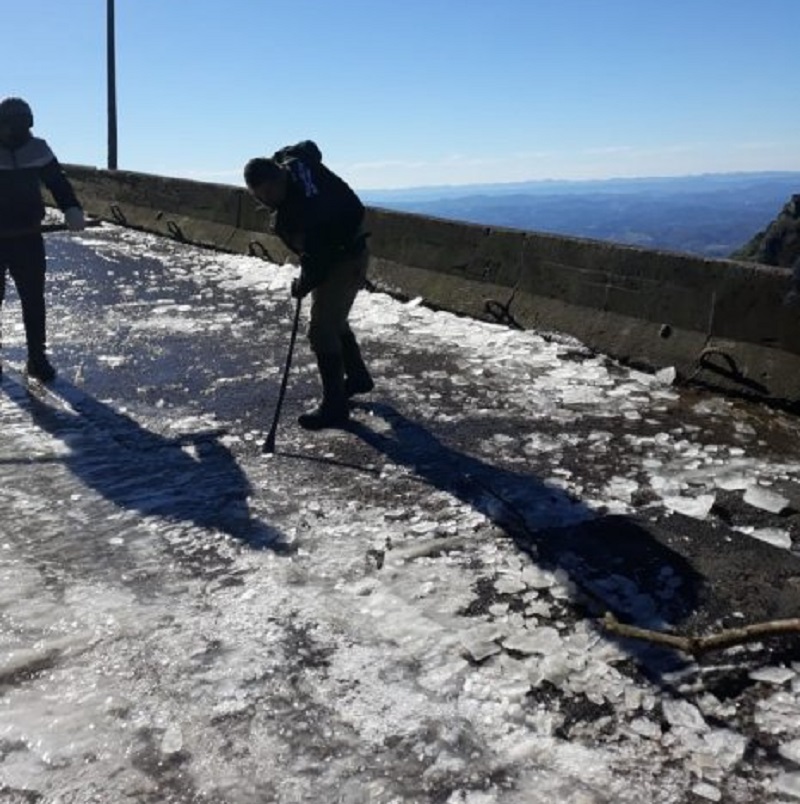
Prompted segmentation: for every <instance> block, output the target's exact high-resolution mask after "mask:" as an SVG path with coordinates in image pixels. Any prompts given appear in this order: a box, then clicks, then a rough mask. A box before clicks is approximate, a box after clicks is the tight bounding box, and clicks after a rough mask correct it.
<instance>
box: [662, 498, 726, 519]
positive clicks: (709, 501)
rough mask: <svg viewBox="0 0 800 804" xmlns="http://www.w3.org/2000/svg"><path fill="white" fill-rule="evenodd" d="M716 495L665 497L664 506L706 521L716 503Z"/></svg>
mask: <svg viewBox="0 0 800 804" xmlns="http://www.w3.org/2000/svg"><path fill="white" fill-rule="evenodd" d="M716 499H717V498H716V496H715V495H714V494H699V495H698V496H697V497H681V496H669V497H664V505H665V506H666V507H667V508H669V509H670V510H671V511H675V512H677V513H679V514H683V515H684V516H690V517H692V518H693V519H705V518H706V517H707V516H708V512H709V511H710V510H711V509H712V507H713V506H714V503H715V502H716Z"/></svg>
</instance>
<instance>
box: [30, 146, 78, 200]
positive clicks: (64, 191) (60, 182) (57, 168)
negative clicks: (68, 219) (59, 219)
mask: <svg viewBox="0 0 800 804" xmlns="http://www.w3.org/2000/svg"><path fill="white" fill-rule="evenodd" d="M39 176H40V178H41V180H42V182H43V183H44V185H45V187H47V189H48V190H50V192H51V193H52V194H53V198H54V199H55V201H56V204H58V208H59V209H60V210H61V211H62V212H63V211H64V210H67V209H69V208H70V207H80V203H78V199H77V197H76V195H75V191H74V190H73V189H72V185H71V184H70V181H69V179H68V178H67V174H66V173H64V170H63V168H62V167H61V165H60V164H59V162H58V160H57V159H56V158H53V159H51V160H50V161H49V162H48V163H47V164H45V165H43V166H42V167H41V168H40V169H39Z"/></svg>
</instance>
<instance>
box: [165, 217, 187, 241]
mask: <svg viewBox="0 0 800 804" xmlns="http://www.w3.org/2000/svg"><path fill="white" fill-rule="evenodd" d="M167 231H168V232H169V233H170V234H171V235H172V236H173V237H174V238H175V239H176V240H180V241H181V242H183V241H185V240H186V238H185V237H184V234H183V232H182V231H181V227H180V226H178V224H177V223H175V221H167Z"/></svg>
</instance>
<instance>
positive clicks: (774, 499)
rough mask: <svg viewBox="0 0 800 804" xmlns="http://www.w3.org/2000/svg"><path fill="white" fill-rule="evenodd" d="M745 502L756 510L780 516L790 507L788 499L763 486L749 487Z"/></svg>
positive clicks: (745, 494)
mask: <svg viewBox="0 0 800 804" xmlns="http://www.w3.org/2000/svg"><path fill="white" fill-rule="evenodd" d="M744 501H745V502H746V503H748V504H749V505H752V506H753V507H755V508H761V509H762V510H764V511H769V512H770V513H771V514H779V513H780V512H781V511H783V510H784V509H785V508H787V507H788V505H789V501H788V500H787V499H786V497H784V496H782V495H780V494H778V493H777V492H775V491H770V490H769V489H765V488H764V487H763V486H755V485H753V486H749V487H748V489H747V491H745V493H744Z"/></svg>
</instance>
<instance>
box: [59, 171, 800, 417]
mask: <svg viewBox="0 0 800 804" xmlns="http://www.w3.org/2000/svg"><path fill="white" fill-rule="evenodd" d="M67 173H68V174H69V176H70V179H71V180H72V182H73V184H74V186H75V189H76V191H77V193H78V195H79V197H80V199H81V201H82V203H83V204H84V206H85V208H86V210H87V212H88V213H90V214H91V215H94V216H97V217H99V218H102V219H104V220H108V221H113V222H116V223H120V224H122V225H126V226H132V227H134V228H139V229H143V230H146V231H150V232H155V233H158V234H161V235H164V236H167V237H171V238H174V239H176V240H180V241H184V242H187V243H195V244H199V245H202V246H208V247H213V248H218V249H222V250H226V251H231V252H238V253H250V254H254V255H257V256H261V257H264V258H265V259H267V260H269V261H271V262H278V263H282V262H284V261H286V260H290V261H291V260H293V259H294V257H293V255H292V254H291V253H290V252H289V251H287V250H286V248H285V247H284V246H283V245H282V244H281V243H280V241H279V240H278V239H277V238H276V237H274V236H273V235H271V234H270V233H269V219H268V216H267V215H266V213H265V212H264V210H261V209H258V208H257V207H256V205H255V203H254V202H253V200H252V198H251V197H250V196H249V194H248V193H247V192H246V191H245V190H244V189H241V188H237V187H231V186H228V185H221V184H210V183H204V182H196V181H189V180H185V179H172V178H166V177H162V176H152V175H148V174H142V173H132V172H128V171H113V172H109V171H105V170H98V169H94V168H87V167H83V166H67ZM368 228H369V230H370V231H371V233H372V237H371V239H370V248H371V252H372V262H371V268H370V279H371V281H372V283H373V284H374V286H375V287H376V288H377V289H379V290H384V291H387V292H391V293H394V294H396V295H399V296H401V297H416V296H421V297H422V298H423V299H425V301H426V302H428V303H429V304H431V305H433V306H436V307H439V308H442V309H446V310H450V311H453V312H456V313H461V314H465V315H469V316H473V317H476V318H481V319H487V320H496V321H500V322H501V323H506V324H508V325H510V326H519V327H523V328H526V329H527V328H536V329H539V330H550V331H558V332H562V333H566V334H569V335H573V336H575V337H576V338H578V339H579V340H581V341H582V342H583V343H585V344H586V345H587V346H589V347H591V348H594V349H597V350H598V351H601V352H604V353H606V354H609V355H611V356H612V357H615V358H617V359H619V360H622V361H625V362H628V363H631V364H633V365H636V366H640V367H642V368H645V369H658V368H664V367H668V366H673V367H675V368H676V370H677V371H678V374H679V377H682V378H684V379H692V380H694V381H697V382H702V383H705V384H708V385H711V386H713V387H715V388H718V389H720V390H723V391H726V392H733V393H746V394H749V395H755V396H757V397H760V398H764V399H765V400H769V401H774V402H783V403H787V402H788V403H794V401H795V400H800V326H799V325H800V311H798V309H797V308H792V307H788V306H786V305H784V304H783V299H784V297H785V295H786V293H787V292H788V291H789V289H790V277H789V273H788V272H787V271H786V270H785V269H782V268H774V267H770V266H764V265H757V264H752V263H744V262H734V261H730V260H707V259H702V258H698V257H693V256H691V255H685V254H678V253H671V252H662V251H651V250H647V249H641V248H634V247H628V246H618V245H613V244H608V243H604V242H599V241H593V240H584V239H578V238H570V237H561V236H554V235H546V234H540V233H535V232H525V231H519V230H513V229H503V228H497V227H486V226H477V225H473V224H466V223H459V222H453V221H446V220H440V219H436V218H430V217H425V216H421V215H412V214H405V213H398V212H392V211H388V210H382V209H376V208H370V209H369V210H368Z"/></svg>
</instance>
